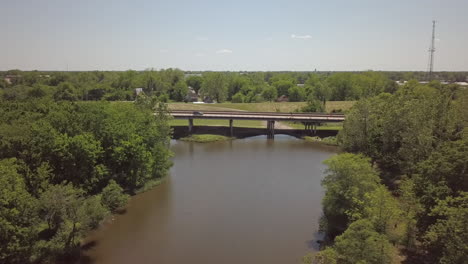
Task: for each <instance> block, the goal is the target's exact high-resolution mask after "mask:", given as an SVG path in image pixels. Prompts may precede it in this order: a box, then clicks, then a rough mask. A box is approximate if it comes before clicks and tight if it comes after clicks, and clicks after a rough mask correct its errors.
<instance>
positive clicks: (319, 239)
mask: <svg viewBox="0 0 468 264" xmlns="http://www.w3.org/2000/svg"><path fill="white" fill-rule="evenodd" d="M313 237H314V239H312V240H309V241H307V242H306V244H307V248H308V249H313V250H315V251H319V250H320V247H321V245H322V243H323V238H324V237H325V234H324V233H323V232H320V231H317V232H315V233H314V235H313Z"/></svg>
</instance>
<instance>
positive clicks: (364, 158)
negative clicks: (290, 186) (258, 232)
mask: <svg viewBox="0 0 468 264" xmlns="http://www.w3.org/2000/svg"><path fill="white" fill-rule="evenodd" d="M467 118H468V90H467V89H466V88H460V87H459V86H456V85H441V84H440V83H438V82H431V83H429V84H427V85H422V84H419V83H418V82H416V81H412V82H408V83H407V84H406V85H404V86H402V87H400V88H399V89H398V90H397V91H396V93H394V94H388V93H382V94H380V95H378V96H375V97H371V98H367V99H361V100H360V101H358V102H357V104H356V105H355V106H354V107H353V108H352V109H351V111H350V113H348V115H347V119H346V121H345V124H344V129H343V130H342V131H341V132H340V133H339V135H338V141H339V142H340V144H341V147H342V148H343V150H344V151H347V152H345V153H342V154H339V155H337V156H334V157H332V158H330V159H329V160H327V161H326V165H328V170H327V171H326V177H325V178H324V180H323V182H322V185H323V186H324V188H325V191H326V192H325V197H324V199H323V201H322V204H323V211H324V216H323V219H322V222H321V228H322V230H323V231H325V232H326V234H327V239H326V241H324V243H323V244H322V250H321V251H320V252H319V253H318V254H317V255H316V256H315V257H310V256H309V257H308V258H305V262H309V263H312V262H313V263H322V264H331V263H350V264H351V263H400V262H402V261H403V263H447V264H448V263H451V264H464V263H468V262H467V261H468V258H467V256H468V129H467V126H468V119H467Z"/></svg>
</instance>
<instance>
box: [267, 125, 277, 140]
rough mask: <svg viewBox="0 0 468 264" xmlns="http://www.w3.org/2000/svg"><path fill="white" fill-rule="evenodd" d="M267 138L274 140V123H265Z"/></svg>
mask: <svg viewBox="0 0 468 264" xmlns="http://www.w3.org/2000/svg"><path fill="white" fill-rule="evenodd" d="M267 138H269V139H273V138H275V121H267Z"/></svg>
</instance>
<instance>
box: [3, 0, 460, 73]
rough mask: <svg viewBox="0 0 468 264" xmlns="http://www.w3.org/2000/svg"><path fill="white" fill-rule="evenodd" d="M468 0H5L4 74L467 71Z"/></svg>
mask: <svg viewBox="0 0 468 264" xmlns="http://www.w3.org/2000/svg"><path fill="white" fill-rule="evenodd" d="M467 10H468V0H391V1H388V0H385V1H384V0H342V1H338V0H326V1H325V0H322V1H317V0H289V1H282V0H281V1H280V0H268V1H263V0H261V1H260V0H230V1H225V0H197V1H183V0H165V1H160V0H132V1H130V0H129V1H122V0H79V1H77V0H14V1H11V0H0V35H1V37H0V70H8V69H21V70H67V69H68V70H77V71H78V70H79V71H84V70H128V69H133V70H144V69H148V68H154V69H162V68H179V69H183V70H192V71H199V70H216V71H226V70H229V71H240V70H242V71H244V70H246V71H283V70H286V71H313V70H318V71H360V70H396V71H403V70H417V71H425V70H427V66H428V57H429V54H428V49H429V47H430V40H431V30H432V20H436V21H437V24H436V42H435V45H436V52H435V58H434V70H436V71H467V70H468V15H467Z"/></svg>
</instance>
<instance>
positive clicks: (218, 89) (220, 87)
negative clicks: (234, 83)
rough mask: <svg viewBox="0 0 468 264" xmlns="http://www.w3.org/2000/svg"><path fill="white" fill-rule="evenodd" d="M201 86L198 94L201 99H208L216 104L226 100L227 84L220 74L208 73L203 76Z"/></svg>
mask: <svg viewBox="0 0 468 264" xmlns="http://www.w3.org/2000/svg"><path fill="white" fill-rule="evenodd" d="M203 77H204V80H203V84H202V87H201V90H200V93H201V95H202V96H203V97H210V98H211V99H214V100H216V101H217V102H218V103H222V102H223V101H225V100H226V99H227V92H228V87H227V85H228V83H227V80H226V77H225V76H224V75H223V74H222V73H218V72H209V73H206V74H204V76H203Z"/></svg>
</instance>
